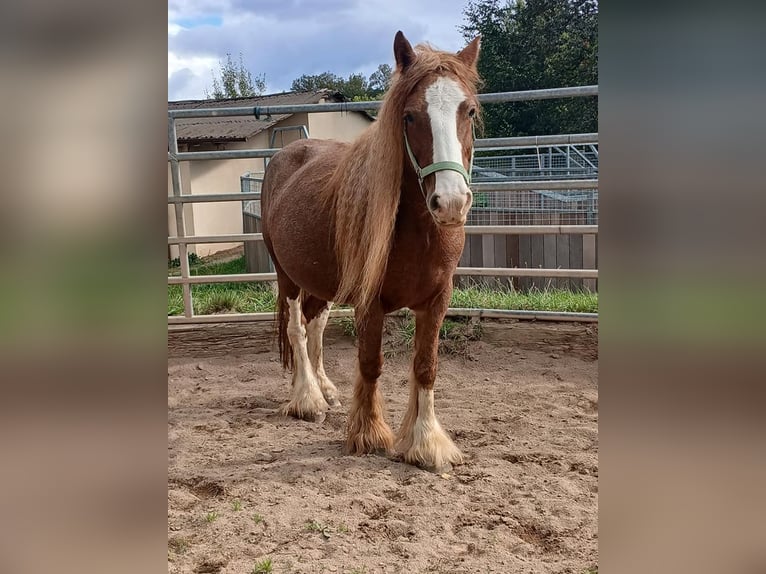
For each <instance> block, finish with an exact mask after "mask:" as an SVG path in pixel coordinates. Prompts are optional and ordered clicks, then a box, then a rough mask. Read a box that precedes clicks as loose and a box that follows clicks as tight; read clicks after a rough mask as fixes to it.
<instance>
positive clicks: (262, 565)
mask: <svg viewBox="0 0 766 574" xmlns="http://www.w3.org/2000/svg"><path fill="white" fill-rule="evenodd" d="M271 569H272V563H271V558H266V559H265V560H262V561H261V562H258V563H257V564H256V565H255V566H253V574H269V573H270V572H271Z"/></svg>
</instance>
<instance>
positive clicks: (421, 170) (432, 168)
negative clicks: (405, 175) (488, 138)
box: [404, 121, 476, 197]
mask: <svg viewBox="0 0 766 574" xmlns="http://www.w3.org/2000/svg"><path fill="white" fill-rule="evenodd" d="M471 135H472V140H475V139H476V130H475V128H474V123H473V121H471ZM404 146H405V147H406V148H407V155H408V156H410V161H411V162H412V167H413V169H414V170H415V173H416V174H417V176H418V184H419V185H420V191H421V192H422V193H423V197H426V190H425V189H424V188H423V180H424V179H425V178H426V176H429V175H431V174H432V173H436V172H437V171H446V170H450V171H456V172H458V173H459V174H460V175H462V176H463V179H464V180H465V183H466V185H471V174H472V173H473V151H474V147H473V141H472V142H471V162H470V163H469V164H468V171H466V169H465V168H464V167H463V164H461V163H458V162H456V161H437V162H434V163H432V164H430V165H427V166H426V167H420V165H419V164H418V160H416V159H415V154H414V153H412V148H411V147H410V142H409V140H408V139H407V126H405V127H404Z"/></svg>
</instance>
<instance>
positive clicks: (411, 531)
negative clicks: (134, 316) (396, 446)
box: [168, 322, 598, 574]
mask: <svg viewBox="0 0 766 574" xmlns="http://www.w3.org/2000/svg"><path fill="white" fill-rule="evenodd" d="M270 343H271V331H270V327H268V326H266V325H260V324H257V325H244V324H243V325H229V326H226V327H223V326H210V327H207V328H204V329H196V330H183V329H182V330H172V331H171V332H170V334H169V341H168V352H169V359H168V570H169V572H171V573H181V572H194V573H221V574H228V573H238V574H244V573H247V574H250V573H252V572H256V573H257V572H274V573H294V572H295V573H297V572H301V573H321V572H337V573H348V574H351V573H355V574H360V573H367V574H371V573H377V572H384V573H389V572H390V573H395V572H401V573H410V572H412V573H419V572H439V573H445V574H446V573H450V574H453V573H475V572H482V573H485V572H509V573H516V572H519V573H534V574H537V573H540V574H542V573H546V574H552V573H573V574H585V573H588V572H597V569H598V529H597V518H598V384H597V370H598V362H597V359H598V354H597V353H598V351H597V333H596V327H595V326H594V325H576V324H551V323H548V324H546V323H528V322H505V323H498V322H487V323H483V324H482V337H481V340H480V341H475V342H471V343H469V345H468V347H467V349H465V352H461V353H459V354H457V355H443V356H441V358H440V366H439V375H438V378H437V382H436V387H435V393H436V412H437V416H438V417H439V419H440V420H441V422H442V425H443V426H444V427H445V429H447V430H448V432H450V434H451V435H452V436H453V438H454V439H455V442H456V444H457V445H458V446H459V447H460V448H461V450H462V451H463V454H464V455H465V457H466V463H465V464H463V465H461V466H456V467H455V468H454V469H453V471H452V472H450V473H448V474H442V475H438V474H432V473H429V472H426V471H423V470H419V469H417V468H414V467H412V466H409V465H406V464H403V463H401V462H398V461H397V460H395V459H394V458H393V457H392V458H386V457H382V456H364V457H354V456H345V455H344V454H343V452H342V448H341V447H342V442H343V440H344V427H345V424H346V407H347V405H348V403H349V401H350V397H351V384H352V376H353V373H354V360H355V348H354V342H353V340H352V339H351V338H350V337H348V336H346V335H344V334H343V332H342V329H340V327H338V326H337V325H331V326H329V327H328V335H327V341H326V346H325V365H326V369H327V373H328V375H329V376H330V377H331V378H332V379H333V380H334V382H335V384H336V385H337V387H338V390H339V391H340V395H341V401H342V402H343V405H344V406H343V407H341V408H340V409H335V410H330V411H329V412H328V414H327V418H326V420H325V421H324V422H323V423H321V424H319V425H317V424H312V423H307V422H303V421H298V420H293V419H286V418H283V417H281V416H279V415H278V414H277V409H278V407H279V406H280V404H281V403H282V402H283V401H285V399H286V397H287V391H288V385H289V378H288V377H289V375H288V374H285V373H283V372H282V370H281V367H280V365H279V362H278V358H277V355H276V353H275V352H274V351H272V350H271V344H270ZM409 362H410V357H409V355H408V354H403V353H398V354H397V353H393V356H390V357H388V358H387V360H386V364H385V366H384V373H383V376H382V379H381V385H382V392H383V395H384V399H385V401H386V402H385V406H386V413H387V420H388V422H389V424H390V425H391V427H392V429H394V431H396V430H397V428H398V425H399V422H400V420H401V418H402V416H403V414H404V411H405V407H406V401H407V398H408V392H407V375H408V371H409ZM269 561H270V562H269Z"/></svg>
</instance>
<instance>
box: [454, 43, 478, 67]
mask: <svg viewBox="0 0 766 574" xmlns="http://www.w3.org/2000/svg"><path fill="white" fill-rule="evenodd" d="M480 46H481V36H476V37H475V38H474V39H473V40H471V43H470V44H468V45H467V46H466V47H465V48H463V49H462V50H460V51H459V52H458V53H457V57H458V58H459V59H460V61H462V62H463V63H464V64H465V65H466V66H468V67H470V68H474V69H475V68H476V62H478V61H479V47H480Z"/></svg>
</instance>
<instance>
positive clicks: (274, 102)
mask: <svg viewBox="0 0 766 574" xmlns="http://www.w3.org/2000/svg"><path fill="white" fill-rule="evenodd" d="M342 101H345V98H344V97H343V95H342V94H340V93H339V92H333V91H330V90H319V91H316V92H285V93H281V94H270V95H265V96H257V97H252V98H229V99H225V100H183V101H176V102H168V109H169V110H192V109H202V108H239V107H244V108H246V107H250V106H253V107H255V106H281V105H298V104H318V103H321V102H342ZM291 115H292V114H280V115H276V114H275V115H272V116H271V117H266V118H261V119H256V118H255V116H232V117H211V118H178V119H176V133H177V135H178V141H179V142H234V141H247V140H248V139H250V138H252V137H253V136H255V135H256V134H258V133H260V132H262V131H263V130H265V129H268V128H270V127H271V126H273V125H275V124H277V123H279V122H281V121H282V120H284V119H286V118H289V117H290V116H291Z"/></svg>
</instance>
